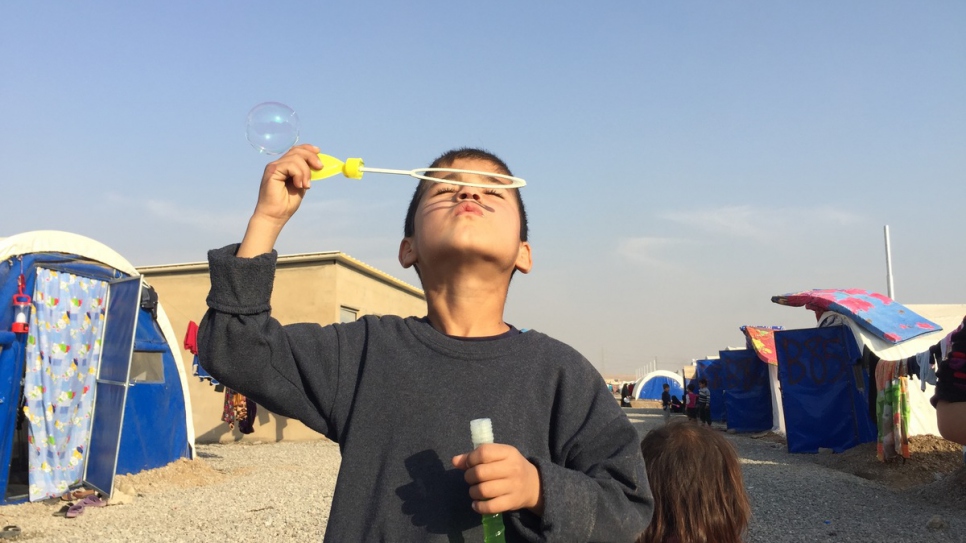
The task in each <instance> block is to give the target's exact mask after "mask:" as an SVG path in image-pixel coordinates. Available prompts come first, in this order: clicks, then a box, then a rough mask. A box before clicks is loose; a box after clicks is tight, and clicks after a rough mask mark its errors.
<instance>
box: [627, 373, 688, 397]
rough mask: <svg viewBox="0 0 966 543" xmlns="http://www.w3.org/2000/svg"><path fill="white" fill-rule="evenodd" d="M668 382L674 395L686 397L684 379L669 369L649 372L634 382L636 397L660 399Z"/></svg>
mask: <svg viewBox="0 0 966 543" xmlns="http://www.w3.org/2000/svg"><path fill="white" fill-rule="evenodd" d="M665 384H667V385H668V387H669V388H670V390H669V391H668V392H670V394H671V395H672V396H677V397H678V399H681V398H683V397H684V380H683V379H681V376H680V375H678V374H676V373H674V372H671V371H667V370H655V371H652V372H651V373H648V374H647V375H645V376H644V377H642V378H641V379H640V380H638V381H637V383H635V384H634V399H636V400H660V399H661V394H662V393H663V392H664V385H665Z"/></svg>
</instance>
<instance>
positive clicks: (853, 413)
mask: <svg viewBox="0 0 966 543" xmlns="http://www.w3.org/2000/svg"><path fill="white" fill-rule="evenodd" d="M855 345H856V344H855V339H853V337H852V333H851V331H849V328H848V327H846V326H832V327H828V328H808V329H804V330H783V331H779V332H776V333H775V348H776V350H777V352H778V379H779V381H780V382H781V387H782V406H783V409H784V412H785V435H786V438H787V441H788V451H789V452H793V453H815V452H818V449H819V448H820V447H824V448H829V449H832V450H834V451H835V452H842V451H845V450H847V449H850V448H852V447H854V446H856V445H858V444H860V443H868V442H872V441H875V440H876V428H875V425H874V421H873V420H872V418H871V417H870V416H869V410H868V400H867V397H866V394H867V391H868V390H869V376H868V374H866V372H865V371H864V370H863V369H862V366H861V365H858V364H856V363H855V362H857V360H858V358H859V353H858V352H857V349H856V346H855Z"/></svg>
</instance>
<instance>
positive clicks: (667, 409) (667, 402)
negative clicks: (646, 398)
mask: <svg viewBox="0 0 966 543" xmlns="http://www.w3.org/2000/svg"><path fill="white" fill-rule="evenodd" d="M661 409H663V410H664V424H667V423H668V421H669V420H671V385H669V384H667V383H664V392H662V393H661Z"/></svg>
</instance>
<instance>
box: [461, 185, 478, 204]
mask: <svg viewBox="0 0 966 543" xmlns="http://www.w3.org/2000/svg"><path fill="white" fill-rule="evenodd" d="M467 198H472V199H474V200H477V201H479V199H480V193H479V192H477V190H476V189H475V187H462V188H461V189H460V192H459V199H460V200H466V199H467Z"/></svg>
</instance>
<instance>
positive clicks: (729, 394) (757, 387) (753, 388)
mask: <svg viewBox="0 0 966 543" xmlns="http://www.w3.org/2000/svg"><path fill="white" fill-rule="evenodd" d="M720 354H721V362H722V367H723V368H724V388H725V396H724V401H725V412H726V413H727V414H728V429H729V430H734V431H736V432H764V431H767V430H771V428H772V412H771V391H770V389H769V386H768V365H767V364H765V363H764V362H762V361H761V360H760V359H759V358H758V355H757V354H755V351H754V350H751V349H745V350H741V351H721V353H720Z"/></svg>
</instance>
